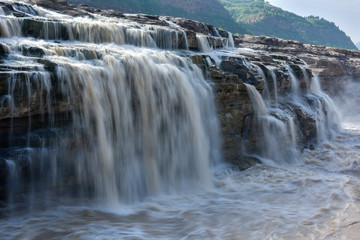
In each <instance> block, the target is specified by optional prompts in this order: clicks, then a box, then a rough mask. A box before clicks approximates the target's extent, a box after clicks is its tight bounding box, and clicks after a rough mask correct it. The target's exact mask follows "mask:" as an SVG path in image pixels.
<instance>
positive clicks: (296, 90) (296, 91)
mask: <svg viewBox="0 0 360 240" xmlns="http://www.w3.org/2000/svg"><path fill="white" fill-rule="evenodd" d="M285 67H286V69H287V70H288V72H289V75H290V84H291V93H292V94H293V95H294V97H300V94H301V93H300V85H299V81H298V78H297V77H296V76H295V73H294V71H293V70H292V69H291V67H290V66H289V65H287V64H286V65H285Z"/></svg>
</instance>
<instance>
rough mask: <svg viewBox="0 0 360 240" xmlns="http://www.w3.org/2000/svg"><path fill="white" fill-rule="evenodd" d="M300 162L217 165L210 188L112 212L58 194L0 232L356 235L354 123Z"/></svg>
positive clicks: (52, 235)
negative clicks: (238, 167)
mask: <svg viewBox="0 0 360 240" xmlns="http://www.w3.org/2000/svg"><path fill="white" fill-rule="evenodd" d="M301 160H302V163H301V164H299V165H297V166H292V167H289V166H286V167H271V166H264V165H259V166H256V167H254V168H251V169H249V170H247V171H245V172H233V171H230V170H228V171H225V170H224V169H221V168H220V169H217V170H216V174H215V176H214V178H213V181H214V183H215V186H214V187H213V188H210V189H207V190H197V191H193V192H188V193H187V194H181V195H175V194H174V195H170V196H160V197H157V198H150V199H147V200H146V201H144V202H143V203H139V204H137V205H131V206H122V207H119V208H117V209H111V210H106V209H101V208H100V209H99V208H96V207H85V206H77V207H74V206H73V203H71V202H67V201H66V199H64V200H63V202H61V203H62V204H63V206H61V207H55V208H53V207H49V208H45V209H44V207H38V208H35V209H33V212H32V213H30V214H26V215H20V216H13V217H11V218H10V219H8V218H6V219H4V220H1V221H0V223H1V224H0V226H1V227H0V229H1V232H2V238H3V239H103V238H106V239H357V237H358V234H359V231H360V225H359V221H360V212H359V207H360V192H359V189H360V178H359V167H358V166H359V160H360V127H359V126H354V125H352V126H347V129H345V130H344V132H343V133H341V134H339V135H338V136H337V137H336V138H335V139H334V140H332V141H329V142H326V143H324V144H322V145H320V146H319V147H318V148H317V149H316V150H315V151H306V152H305V153H304V154H303V156H302V159H301ZM50 203H51V202H50ZM52 204H54V205H58V204H59V201H58V200H53V202H52ZM49 205H51V204H49ZM40 210H41V211H40Z"/></svg>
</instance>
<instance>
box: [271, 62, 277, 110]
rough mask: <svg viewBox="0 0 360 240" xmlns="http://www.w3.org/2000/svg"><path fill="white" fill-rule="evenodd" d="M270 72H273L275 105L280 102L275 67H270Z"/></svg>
mask: <svg viewBox="0 0 360 240" xmlns="http://www.w3.org/2000/svg"><path fill="white" fill-rule="evenodd" d="M270 73H271V79H272V86H273V94H274V103H275V105H277V104H278V87H277V80H276V72H275V68H272V69H270Z"/></svg>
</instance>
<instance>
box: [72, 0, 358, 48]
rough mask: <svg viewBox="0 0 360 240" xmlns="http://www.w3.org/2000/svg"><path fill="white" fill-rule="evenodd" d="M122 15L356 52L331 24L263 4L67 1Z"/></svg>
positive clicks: (253, 0)
mask: <svg viewBox="0 0 360 240" xmlns="http://www.w3.org/2000/svg"><path fill="white" fill-rule="evenodd" d="M68 2H70V3H78V4H80V3H83V4H87V5H89V6H92V7H97V8H103V9H114V10H117V11H120V12H123V13H145V14H153V15H167V16H174V17H184V18H188V19H193V20H197V21H201V22H205V23H208V24H211V25H214V26H216V27H220V28H224V29H226V30H228V31H230V32H232V33H239V34H255V35H265V36H270V37H277V38H283V39H288V40H296V41H299V42H302V43H309V44H314V45H323V46H329V47H338V48H344V49H353V50H356V49H357V47H356V46H355V44H354V43H353V42H352V41H351V39H350V38H349V37H348V36H346V34H345V33H344V32H343V31H341V30H340V29H339V28H338V27H337V26H336V25H335V24H334V23H332V22H329V21H327V20H325V19H323V18H319V17H314V16H310V17H306V18H304V17H300V16H298V15H296V14H294V13H291V12H287V11H284V10H282V9H281V8H278V7H275V6H273V5H271V4H269V3H268V2H266V1H264V0H68Z"/></svg>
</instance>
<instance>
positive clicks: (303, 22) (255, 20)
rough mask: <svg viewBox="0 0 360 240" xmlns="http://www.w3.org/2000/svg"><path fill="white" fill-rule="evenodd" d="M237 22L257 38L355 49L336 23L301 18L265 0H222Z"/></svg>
mask: <svg viewBox="0 0 360 240" xmlns="http://www.w3.org/2000/svg"><path fill="white" fill-rule="evenodd" d="M219 1H220V2H221V3H222V4H223V5H224V7H225V8H226V9H227V10H228V11H229V13H230V15H231V16H232V17H233V18H234V20H235V21H236V22H239V23H244V24H245V26H246V27H247V28H248V29H249V30H250V31H251V32H253V33H254V34H255V35H266V36H271V37H279V38H284V39H290V40H297V41H300V42H303V43H310V44H316V45H324V46H331V47H339V48H345V49H356V46H355V45H354V43H353V42H352V41H351V39H350V38H349V37H348V36H346V34H345V33H344V32H343V31H341V30H340V29H339V28H338V27H337V26H336V25H335V24H334V23H332V22H329V21H327V20H325V19H323V18H319V17H314V16H310V17H306V18H304V17H300V16H298V15H296V14H294V13H291V12H287V11H284V10H282V9H281V8H278V7H274V6H272V5H271V4H269V3H268V2H266V1H264V0H219Z"/></svg>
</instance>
